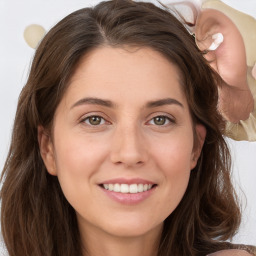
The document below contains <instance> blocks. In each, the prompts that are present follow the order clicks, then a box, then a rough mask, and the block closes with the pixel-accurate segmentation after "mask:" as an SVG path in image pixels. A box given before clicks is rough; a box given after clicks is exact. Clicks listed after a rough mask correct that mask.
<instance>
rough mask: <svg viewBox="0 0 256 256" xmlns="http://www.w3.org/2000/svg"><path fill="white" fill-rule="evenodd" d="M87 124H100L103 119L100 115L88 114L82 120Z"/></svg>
mask: <svg viewBox="0 0 256 256" xmlns="http://www.w3.org/2000/svg"><path fill="white" fill-rule="evenodd" d="M84 122H85V123H87V124H89V125H100V124H103V123H104V119H103V118H102V117H100V116H89V117H87V118H86V119H85V120H84Z"/></svg>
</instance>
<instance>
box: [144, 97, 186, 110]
mask: <svg viewBox="0 0 256 256" xmlns="http://www.w3.org/2000/svg"><path fill="white" fill-rule="evenodd" d="M173 104H174V105H178V106H180V107H182V108H184V106H183V104H182V103H180V102H179V101H178V100H175V99H172V98H165V99H160V100H154V101H150V102H148V103H147V104H146V107H147V108H155V107H161V106H164V105H173Z"/></svg>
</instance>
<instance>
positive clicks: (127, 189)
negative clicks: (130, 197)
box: [121, 184, 130, 193]
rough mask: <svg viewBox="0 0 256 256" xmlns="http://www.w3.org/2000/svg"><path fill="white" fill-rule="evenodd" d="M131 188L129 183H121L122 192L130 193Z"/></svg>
mask: <svg viewBox="0 0 256 256" xmlns="http://www.w3.org/2000/svg"><path fill="white" fill-rule="evenodd" d="M129 191H130V188H129V185H128V184H121V193H129Z"/></svg>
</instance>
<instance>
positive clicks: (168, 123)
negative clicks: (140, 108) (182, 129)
mask: <svg viewBox="0 0 256 256" xmlns="http://www.w3.org/2000/svg"><path fill="white" fill-rule="evenodd" d="M157 118H162V119H164V123H163V124H156V123H152V122H155V121H156V119H157ZM166 122H167V123H166ZM148 123H149V124H150V125H156V126H168V125H170V124H175V120H174V119H173V118H170V117H169V116H166V115H157V116H154V117H153V118H151V119H150V120H149V121H148Z"/></svg>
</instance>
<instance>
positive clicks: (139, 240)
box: [80, 226, 162, 256]
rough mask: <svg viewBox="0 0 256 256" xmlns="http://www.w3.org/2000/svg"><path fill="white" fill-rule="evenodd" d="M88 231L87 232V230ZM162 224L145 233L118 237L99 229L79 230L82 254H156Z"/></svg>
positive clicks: (139, 255) (101, 255)
mask: <svg viewBox="0 0 256 256" xmlns="http://www.w3.org/2000/svg"><path fill="white" fill-rule="evenodd" d="M88 231H89V232H88ZM161 231H162V226H160V227H157V228H155V229H154V230H151V231H149V232H148V233H147V234H143V235H139V236H133V237H119V236H114V235H112V234H108V233H105V232H104V231H101V230H93V229H91V230H87V231H84V230H80V233H81V238H82V243H83V247H84V252H83V255H84V256H120V255H122V256H130V255H133V256H157V252H158V246H159V242H160V236H161Z"/></svg>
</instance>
